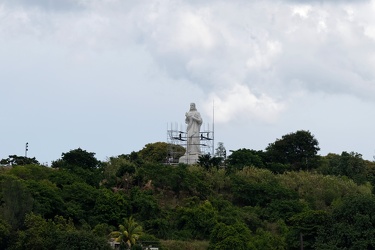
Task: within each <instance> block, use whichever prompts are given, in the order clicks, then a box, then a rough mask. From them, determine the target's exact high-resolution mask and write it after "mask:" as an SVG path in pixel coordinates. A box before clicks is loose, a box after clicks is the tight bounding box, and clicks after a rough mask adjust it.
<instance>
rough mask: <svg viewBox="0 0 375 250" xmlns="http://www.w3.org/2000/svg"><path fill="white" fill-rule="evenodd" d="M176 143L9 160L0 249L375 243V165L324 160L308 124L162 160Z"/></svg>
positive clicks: (346, 157)
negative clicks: (257, 141) (103, 154)
mask: <svg viewBox="0 0 375 250" xmlns="http://www.w3.org/2000/svg"><path fill="white" fill-rule="evenodd" d="M170 147H171V145H168V144H167V143H163V142H156V143H150V144H147V145H145V147H144V148H143V149H142V150H140V151H138V152H131V153H130V154H123V155H119V156H115V157H110V158H109V159H108V160H107V161H104V162H100V161H98V160H97V159H96V158H95V153H92V152H87V151H85V150H83V149H80V148H78V149H74V150H71V151H69V152H65V153H62V155H61V158H60V159H57V160H56V161H54V162H53V163H52V166H51V167H47V166H43V165H40V164H39V163H38V161H37V159H35V158H25V157H21V156H16V155H12V156H9V157H8V158H4V159H2V160H1V164H2V167H1V168H0V188H1V190H0V191H1V192H0V199H1V206H0V249H48V250H50V249H59V250H60V249H111V248H110V246H109V244H108V242H109V241H111V240H112V241H116V240H118V241H119V244H120V248H122V249H127V248H131V249H145V247H146V246H150V245H152V246H154V247H159V249H172V250H173V249H178V250H183V249H197V250H200V249H210V250H214V249H228V250H229V249H231V250H232V249H246V250H248V249H260V250H265V249H301V245H302V246H303V249H375V240H374V239H375V216H374V214H375V196H374V194H373V186H374V183H375V163H374V162H370V161H366V160H364V159H362V156H361V155H360V154H359V153H355V152H342V153H341V154H339V155H338V154H328V155H326V156H320V155H318V151H319V147H318V141H317V140H316V139H315V138H314V136H313V135H312V134H311V133H310V132H309V131H297V132H295V133H291V134H288V135H284V136H282V138H281V139H277V140H276V141H275V142H273V143H270V144H269V146H268V147H267V148H266V149H265V150H264V151H256V150H252V149H238V150H236V151H232V152H231V154H230V155H229V156H228V157H225V155H223V154H219V151H220V150H218V154H217V155H215V156H210V155H206V156H202V157H201V158H200V160H199V162H198V164H196V165H184V164H175V165H172V164H165V163H164V161H165V158H166V155H167V152H168V149H170ZM222 147H223V144H221V152H222V150H223V148H222ZM177 149H178V148H177ZM174 150H176V149H174ZM178 150H182V151H180V153H181V154H183V149H178Z"/></svg>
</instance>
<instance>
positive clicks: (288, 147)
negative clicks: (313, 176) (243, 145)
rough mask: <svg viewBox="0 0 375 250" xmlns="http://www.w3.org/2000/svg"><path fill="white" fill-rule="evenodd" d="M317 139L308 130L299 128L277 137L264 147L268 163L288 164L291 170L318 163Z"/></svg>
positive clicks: (312, 166) (306, 167)
mask: <svg viewBox="0 0 375 250" xmlns="http://www.w3.org/2000/svg"><path fill="white" fill-rule="evenodd" d="M318 145H319V143H318V140H317V139H315V137H314V135H312V134H311V133H310V132H309V131H305V130H299V131H297V132H295V133H290V134H287V135H284V136H282V138H281V139H277V140H276V141H275V142H274V143H270V144H269V145H268V147H267V148H266V156H267V158H268V163H270V162H277V163H282V164H290V166H291V168H292V170H301V169H304V170H307V169H312V168H315V167H316V166H317V164H318V159H319V157H318V156H317V153H318V151H319V150H320V148H319V147H318Z"/></svg>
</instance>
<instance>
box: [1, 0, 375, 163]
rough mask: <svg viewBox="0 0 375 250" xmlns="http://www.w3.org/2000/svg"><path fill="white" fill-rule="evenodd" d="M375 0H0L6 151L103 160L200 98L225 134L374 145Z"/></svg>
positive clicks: (181, 115) (232, 145)
mask: <svg viewBox="0 0 375 250" xmlns="http://www.w3.org/2000/svg"><path fill="white" fill-rule="evenodd" d="M374 13H375V0H373V1H372V0H360V1H359V0H351V1H350V0H339V1H338V0H331V1H328V0H327V1H324V0H320V1H313V0H310V1H309V0H305V1H297V0H294V1H293V0H262V1H248V0H231V1H225V0H215V1H213V0H199V1H198V0H155V1H149V0H134V1H132V0H127V1H125V0H33V1H29V0H0V95H1V97H0V133H1V137H0V138H1V139H0V159H3V158H7V157H8V155H13V154H16V155H21V156H23V155H25V144H26V142H28V143H29V144H28V145H29V146H28V152H27V156H28V157H35V158H36V159H37V160H38V161H39V162H41V163H43V164H50V163H51V161H54V160H57V159H59V158H60V157H61V154H62V153H65V152H68V151H70V150H72V149H77V148H82V149H84V150H87V151H88V152H94V153H95V154H96V157H97V158H98V159H99V160H101V161H104V160H106V159H107V158H108V157H111V156H117V155H120V154H129V153H131V152H132V151H139V150H141V149H142V148H143V147H144V146H145V145H146V144H148V143H153V142H159V141H162V142H167V141H168V138H167V130H168V129H169V128H170V126H171V124H178V125H177V126H180V127H181V126H182V127H183V126H185V125H184V120H185V112H187V111H188V110H189V106H190V103H191V102H194V103H196V106H197V109H198V111H199V112H200V113H201V116H202V118H203V120H204V125H203V126H206V127H208V128H212V126H213V125H214V132H215V146H216V144H217V143H218V142H223V143H224V147H225V148H226V149H227V150H228V151H229V150H237V149H241V148H248V149H255V150H264V149H265V148H266V147H267V146H268V144H269V143H273V142H275V140H276V139H280V138H281V137H282V136H283V135H286V134H289V133H294V132H296V131H298V130H308V131H310V132H311V133H312V134H313V135H314V137H315V138H316V139H317V140H318V142H319V147H320V149H321V150H320V151H319V153H318V154H319V155H322V156H324V155H327V154H328V153H336V154H341V153H342V152H343V151H347V152H357V153H360V154H362V155H363V158H364V159H366V160H373V156H374V155H375V132H374V128H375V116H374V115H373V114H374V111H375V15H374Z"/></svg>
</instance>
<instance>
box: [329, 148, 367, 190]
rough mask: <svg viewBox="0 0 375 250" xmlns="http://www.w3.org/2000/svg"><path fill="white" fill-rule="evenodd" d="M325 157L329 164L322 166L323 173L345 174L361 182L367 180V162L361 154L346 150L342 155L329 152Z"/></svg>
mask: <svg viewBox="0 0 375 250" xmlns="http://www.w3.org/2000/svg"><path fill="white" fill-rule="evenodd" d="M324 159H325V160H326V162H327V164H326V165H327V166H325V168H322V172H323V174H330V175H338V176H342V175H344V176H347V177H349V178H351V179H353V180H354V181H355V182H356V183H359V184H363V183H364V182H365V181H366V163H365V160H363V159H362V155H361V154H359V153H355V152H350V153H348V152H345V151H344V152H342V153H341V155H337V154H328V155H327V156H326V157H324Z"/></svg>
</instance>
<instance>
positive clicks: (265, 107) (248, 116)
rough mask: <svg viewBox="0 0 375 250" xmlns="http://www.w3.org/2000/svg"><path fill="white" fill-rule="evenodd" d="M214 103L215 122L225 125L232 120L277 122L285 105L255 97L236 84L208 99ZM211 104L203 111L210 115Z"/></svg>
mask: <svg viewBox="0 0 375 250" xmlns="http://www.w3.org/2000/svg"><path fill="white" fill-rule="evenodd" d="M208 99H209V100H213V101H214V106H215V121H216V122H218V123H226V122H229V121H233V120H243V121H249V120H260V121H262V122H266V123H270V122H274V121H275V120H277V118H278V115H279V114H280V112H282V111H283V110H284V107H285V104H283V103H279V102H276V101H275V100H273V99H272V98H270V97H269V96H266V95H261V96H259V97H258V96H256V95H254V94H253V93H251V91H250V89H249V88H248V87H247V86H244V85H240V84H236V85H234V86H233V87H232V88H231V89H229V90H225V92H221V93H218V94H213V95H211V96H210V98H208ZM211 108H212V103H210V102H207V103H206V104H205V111H206V113H207V114H209V113H210V110H211Z"/></svg>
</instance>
